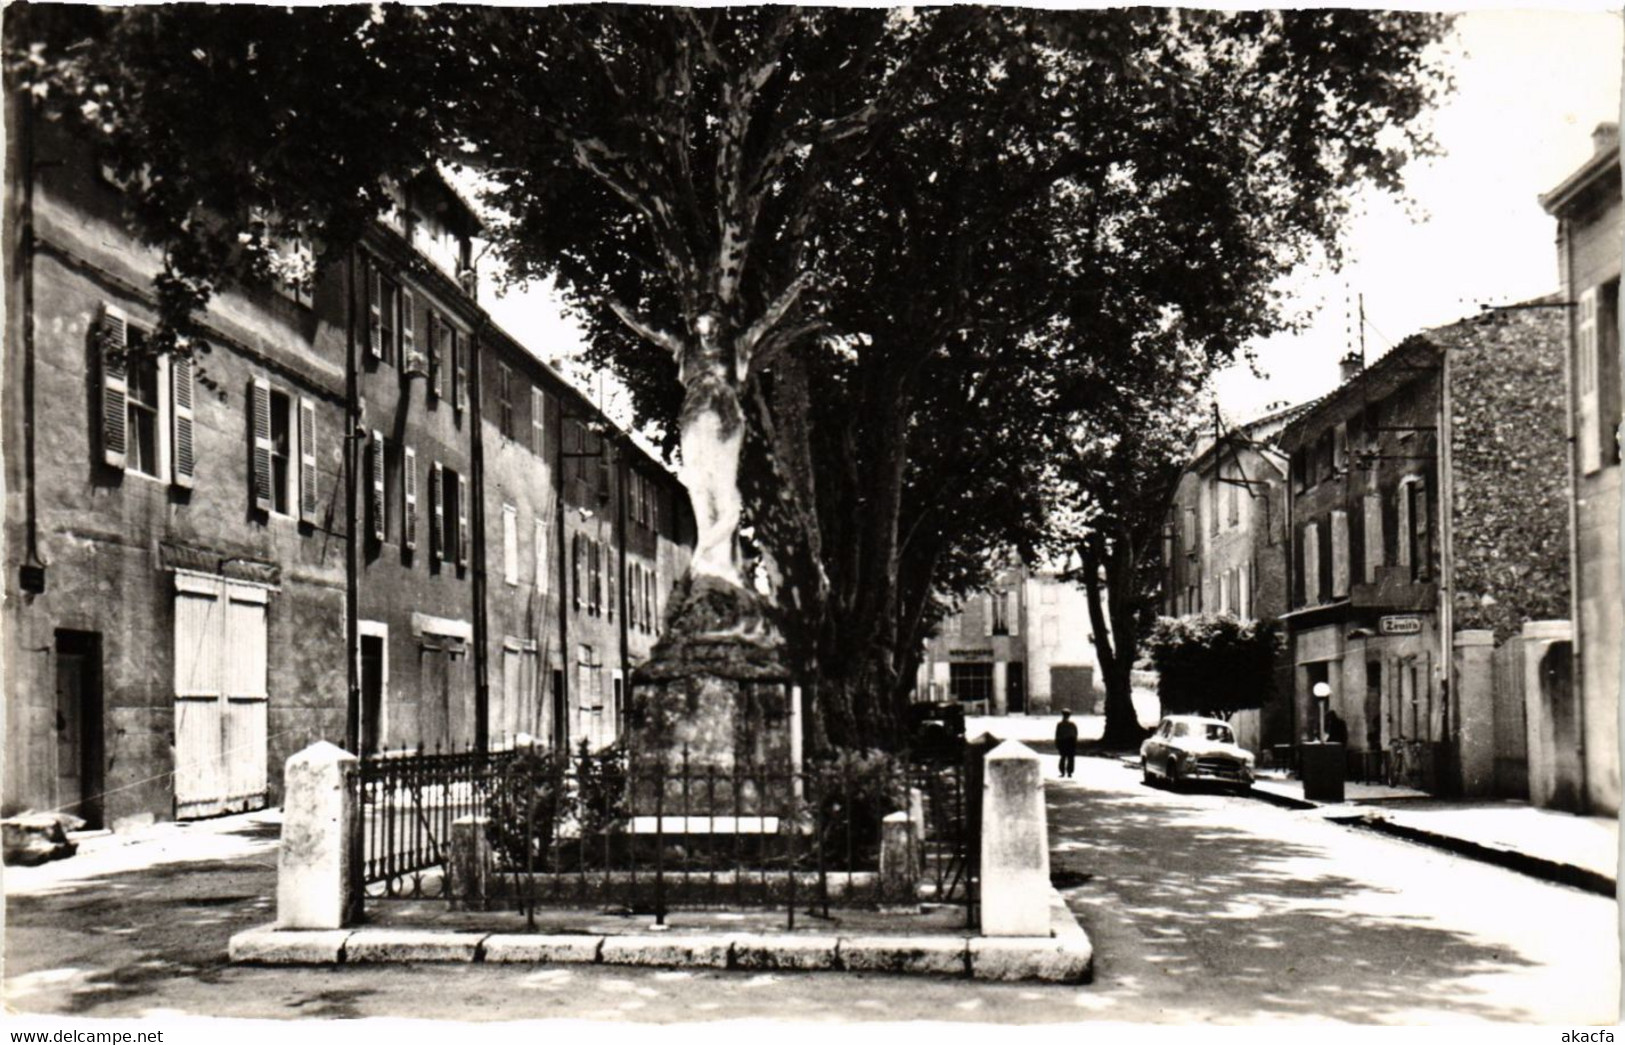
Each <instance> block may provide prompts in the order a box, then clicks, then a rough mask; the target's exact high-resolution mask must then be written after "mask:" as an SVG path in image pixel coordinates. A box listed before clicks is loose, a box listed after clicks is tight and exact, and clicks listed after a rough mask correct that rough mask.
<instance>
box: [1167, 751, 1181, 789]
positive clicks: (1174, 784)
mask: <svg viewBox="0 0 1625 1045" xmlns="http://www.w3.org/2000/svg"><path fill="white" fill-rule="evenodd" d="M1164 775H1165V776H1166V778H1167V780H1168V787H1169V788H1170V789H1171V790H1174V791H1177V790H1179V787H1180V782H1179V759H1178V758H1174V757H1171V758H1169V759H1168V761H1167V763H1166V765H1165V766H1164Z"/></svg>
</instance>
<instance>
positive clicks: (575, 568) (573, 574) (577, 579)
mask: <svg viewBox="0 0 1625 1045" xmlns="http://www.w3.org/2000/svg"><path fill="white" fill-rule="evenodd" d="M570 580H571V582H572V583H571V592H570V601H571V603H572V604H574V606H575V608H576V609H578V610H579V609H580V608H581V535H580V534H579V533H578V534H576V535H575V536H573V537H571V538H570Z"/></svg>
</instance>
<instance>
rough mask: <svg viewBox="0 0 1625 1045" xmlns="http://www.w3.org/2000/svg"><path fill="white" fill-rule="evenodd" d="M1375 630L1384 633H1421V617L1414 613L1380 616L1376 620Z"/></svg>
mask: <svg viewBox="0 0 1625 1045" xmlns="http://www.w3.org/2000/svg"><path fill="white" fill-rule="evenodd" d="M1377 631H1379V632H1380V633H1382V634H1384V635H1420V634H1422V618H1421V617H1417V616H1414V615H1412V616H1405V617H1381V618H1379V619H1378V620H1377Z"/></svg>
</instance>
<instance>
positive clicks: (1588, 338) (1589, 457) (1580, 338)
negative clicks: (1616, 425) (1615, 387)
mask: <svg viewBox="0 0 1625 1045" xmlns="http://www.w3.org/2000/svg"><path fill="white" fill-rule="evenodd" d="M1574 319H1575V323H1574V356H1575V359H1574V388H1575V394H1576V396H1577V397H1578V399H1579V402H1578V403H1577V404H1576V407H1577V410H1576V414H1577V416H1576V417H1575V428H1576V431H1575V436H1576V438H1578V439H1579V442H1580V471H1581V473H1582V474H1585V475H1589V474H1591V473H1592V472H1595V471H1596V470H1597V469H1599V468H1601V467H1602V439H1601V438H1600V429H1601V426H1602V424H1603V421H1602V416H1601V414H1602V409H1601V408H1602V398H1601V396H1599V395H1598V385H1599V384H1600V382H1599V380H1598V377H1599V375H1600V373H1601V371H1602V368H1601V367H1599V366H1598V365H1597V360H1598V352H1597V344H1598V337H1597V288H1596V287H1587V288H1586V289H1585V290H1584V291H1583V292H1582V293H1581V294H1580V303H1579V308H1578V309H1577V310H1576V312H1575V317H1574ZM1609 434H1610V436H1611V435H1612V433H1609Z"/></svg>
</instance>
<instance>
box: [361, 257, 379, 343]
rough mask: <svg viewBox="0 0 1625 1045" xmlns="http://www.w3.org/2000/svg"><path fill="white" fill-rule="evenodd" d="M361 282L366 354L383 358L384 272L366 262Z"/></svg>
mask: <svg viewBox="0 0 1625 1045" xmlns="http://www.w3.org/2000/svg"><path fill="white" fill-rule="evenodd" d="M362 282H363V283H365V285H366V288H367V354H368V355H370V356H372V358H374V359H377V360H382V359H383V358H384V274H383V273H382V272H380V271H379V270H378V266H377V265H375V264H370V263H369V264H368V265H367V269H366V273H365V275H364V276H363V277H362Z"/></svg>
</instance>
